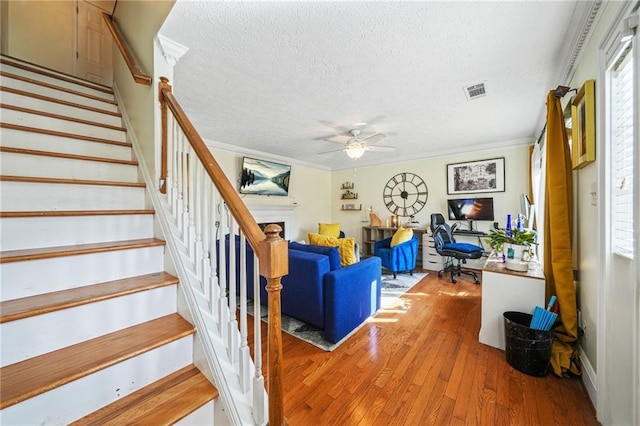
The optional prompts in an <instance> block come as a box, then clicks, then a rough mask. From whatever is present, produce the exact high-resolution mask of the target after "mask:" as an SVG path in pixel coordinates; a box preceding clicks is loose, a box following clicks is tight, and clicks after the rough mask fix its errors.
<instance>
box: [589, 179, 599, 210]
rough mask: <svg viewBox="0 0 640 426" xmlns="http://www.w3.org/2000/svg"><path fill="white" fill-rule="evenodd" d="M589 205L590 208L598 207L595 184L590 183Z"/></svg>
mask: <svg viewBox="0 0 640 426" xmlns="http://www.w3.org/2000/svg"><path fill="white" fill-rule="evenodd" d="M590 194H591V205H592V206H597V205H598V191H597V184H596V182H592V183H591V192H590Z"/></svg>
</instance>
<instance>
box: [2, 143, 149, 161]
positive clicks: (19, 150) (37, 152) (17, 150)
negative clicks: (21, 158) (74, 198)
mask: <svg viewBox="0 0 640 426" xmlns="http://www.w3.org/2000/svg"><path fill="white" fill-rule="evenodd" d="M0 152H12V153H14V154H26V155H41V156H45V157H55V158H66V159H69V160H84V161H96V162H102V163H113V164H123V165H125V166H137V165H138V162H137V161H134V160H118V159H115V158H107V157H91V156H88V155H77V154H66V153H62V152H54V151H40V150H37V149H24V148H13V147H8V146H0Z"/></svg>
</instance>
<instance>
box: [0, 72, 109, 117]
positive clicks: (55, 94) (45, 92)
mask: <svg viewBox="0 0 640 426" xmlns="http://www.w3.org/2000/svg"><path fill="white" fill-rule="evenodd" d="M2 85H3V86H5V87H11V88H12V89H16V90H22V91H24V92H29V93H37V94H39V95H42V96H46V97H49V98H56V99H60V100H62V101H67V102H73V103H76V104H81V105H85V106H90V107H92V108H98V109H102V110H106V111H110V112H118V107H117V106H116V105H115V104H112V103H110V102H104V101H102V100H99V99H91V98H87V97H86V96H82V95H76V94H73V93H67V92H64V91H62V90H57V89H51V88H48V87H43V86H40V85H37V84H34V83H28V82H25V81H21V80H16V79H14V78H11V77H3V78H2Z"/></svg>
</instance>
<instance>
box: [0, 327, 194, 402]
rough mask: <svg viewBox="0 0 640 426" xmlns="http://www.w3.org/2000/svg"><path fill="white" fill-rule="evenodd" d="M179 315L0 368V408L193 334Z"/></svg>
mask: <svg viewBox="0 0 640 426" xmlns="http://www.w3.org/2000/svg"><path fill="white" fill-rule="evenodd" d="M194 330H195V329H194V327H193V326H192V325H191V324H189V323H188V322H187V321H186V320H185V319H184V318H182V317H181V316H180V315H179V314H171V315H167V316H164V317H161V318H158V319H155V320H152V321H148V322H145V323H142V324H139V325H136V326H133V327H129V328H125V329H123V330H119V331H116V332H114V333H109V334H106V335H104V336H100V337H97V338H95V339H91V340H87V341H84V342H81V343H78V344H76V345H72V346H69V347H66V348H62V349H59V350H57V351H53V352H49V353H47V354H44V355H40V356H37V357H34V358H30V359H27V360H25V361H21V362H17V363H15V364H11V365H8V366H6V367H3V368H1V369H0V383H2V386H0V409H4V408H7V407H9V406H11V405H14V404H17V403H19V402H21V401H24V400H26V399H28V398H32V397H34V396H36V395H39V394H41V393H43V392H47V391H49V390H51V389H55V388H57V387H59V386H62V385H64V384H67V383H70V382H72V381H74V380H77V379H80V378H82V377H85V376H87V375H89V374H92V373H94V372H96V371H99V370H102V369H105V368H108V367H110V366H112V365H115V364H117V363H119V362H122V361H125V360H127V359H130V358H133V357H135V356H137V355H140V354H142V353H145V352H148V351H150V350H153V349H155V348H158V347H160V346H162V345H165V344H167V343H170V342H172V341H175V340H178V339H180V338H182V337H185V336H188V335H190V334H193V333H194Z"/></svg>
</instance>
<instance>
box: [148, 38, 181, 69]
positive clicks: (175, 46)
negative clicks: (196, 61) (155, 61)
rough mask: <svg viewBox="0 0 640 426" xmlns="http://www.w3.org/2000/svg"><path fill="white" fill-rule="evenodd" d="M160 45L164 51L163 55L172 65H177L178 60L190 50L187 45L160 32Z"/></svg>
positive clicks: (158, 39)
mask: <svg viewBox="0 0 640 426" xmlns="http://www.w3.org/2000/svg"><path fill="white" fill-rule="evenodd" d="M156 40H157V41H158V46H159V47H160V50H161V51H162V56H164V58H165V59H166V60H167V62H168V63H169V64H170V65H171V66H175V65H176V63H177V62H178V60H180V58H182V56H183V55H184V54H185V53H187V52H188V51H189V48H188V47H187V46H184V45H182V44H180V43H178V42H177V41H173V40H171V39H170V38H168V37H165V36H163V35H162V34H158V35H157V36H156Z"/></svg>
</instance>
